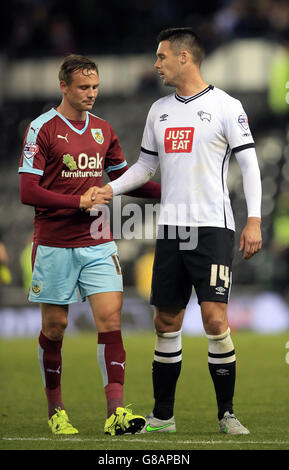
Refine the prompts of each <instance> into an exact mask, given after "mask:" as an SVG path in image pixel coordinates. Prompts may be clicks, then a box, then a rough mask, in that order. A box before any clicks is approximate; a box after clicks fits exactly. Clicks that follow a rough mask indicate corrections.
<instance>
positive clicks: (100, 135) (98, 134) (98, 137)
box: [91, 129, 104, 144]
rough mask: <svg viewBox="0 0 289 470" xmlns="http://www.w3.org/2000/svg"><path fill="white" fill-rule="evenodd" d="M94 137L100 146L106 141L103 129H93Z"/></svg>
mask: <svg viewBox="0 0 289 470" xmlns="http://www.w3.org/2000/svg"><path fill="white" fill-rule="evenodd" d="M91 133H92V137H93V138H94V140H95V141H96V142H97V143H98V144H102V143H103V141H104V137H103V133H102V129H91Z"/></svg>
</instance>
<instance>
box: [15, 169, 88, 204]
mask: <svg viewBox="0 0 289 470" xmlns="http://www.w3.org/2000/svg"><path fill="white" fill-rule="evenodd" d="M39 179H40V178H39V176H38V175H32V174H29V173H22V174H21V175H20V199H21V202H22V204H27V205H29V206H34V207H43V208H46V209H78V208H79V205H80V195H70V194H59V193H55V192H53V191H49V190H47V189H44V188H42V187H41V186H39Z"/></svg>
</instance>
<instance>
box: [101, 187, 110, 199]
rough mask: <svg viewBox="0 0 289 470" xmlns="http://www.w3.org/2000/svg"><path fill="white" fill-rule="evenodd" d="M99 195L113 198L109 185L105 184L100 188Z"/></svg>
mask: <svg viewBox="0 0 289 470" xmlns="http://www.w3.org/2000/svg"><path fill="white" fill-rule="evenodd" d="M99 192H100V193H101V194H103V195H105V196H106V197H108V198H109V199H112V198H113V190H112V187H111V186H110V185H109V184H106V185H105V186H102V188H100V191H99Z"/></svg>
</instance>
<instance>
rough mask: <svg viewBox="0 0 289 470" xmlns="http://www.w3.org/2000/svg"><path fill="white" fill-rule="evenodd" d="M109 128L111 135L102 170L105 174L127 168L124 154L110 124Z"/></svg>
mask: <svg viewBox="0 0 289 470" xmlns="http://www.w3.org/2000/svg"><path fill="white" fill-rule="evenodd" d="M109 128H110V135H111V138H110V145H109V148H108V150H107V153H106V156H105V162H104V170H105V172H106V173H107V174H108V173H110V172H112V171H115V170H120V169H121V168H124V167H125V166H127V162H126V160H125V158H124V154H123V151H122V148H121V146H120V143H119V140H118V137H117V135H116V133H115V132H114V130H113V128H112V127H111V126H110V124H109Z"/></svg>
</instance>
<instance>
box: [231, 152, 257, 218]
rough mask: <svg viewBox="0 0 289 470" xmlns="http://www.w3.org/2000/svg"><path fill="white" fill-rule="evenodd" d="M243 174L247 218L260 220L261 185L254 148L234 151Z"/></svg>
mask: <svg viewBox="0 0 289 470" xmlns="http://www.w3.org/2000/svg"><path fill="white" fill-rule="evenodd" d="M236 159H237V161H238V163H239V165H240V168H241V171H242V176H243V188H244V194H245V198H246V203H247V210H248V219H252V221H253V219H256V220H257V219H259V220H260V221H261V200H262V185H261V177H260V169H259V165H258V160H257V155H256V152H255V149H253V148H249V149H246V150H242V151H241V152H238V153H236Z"/></svg>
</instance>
